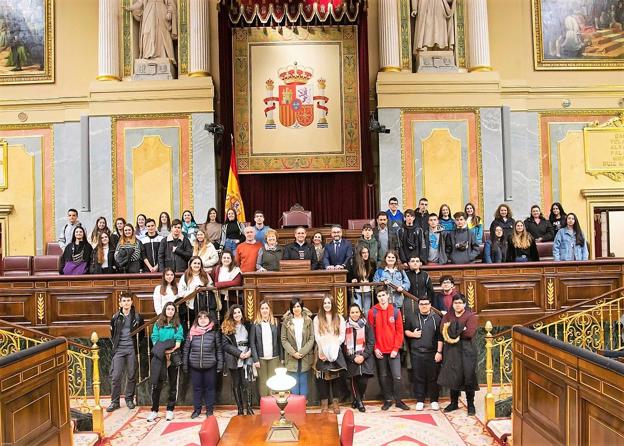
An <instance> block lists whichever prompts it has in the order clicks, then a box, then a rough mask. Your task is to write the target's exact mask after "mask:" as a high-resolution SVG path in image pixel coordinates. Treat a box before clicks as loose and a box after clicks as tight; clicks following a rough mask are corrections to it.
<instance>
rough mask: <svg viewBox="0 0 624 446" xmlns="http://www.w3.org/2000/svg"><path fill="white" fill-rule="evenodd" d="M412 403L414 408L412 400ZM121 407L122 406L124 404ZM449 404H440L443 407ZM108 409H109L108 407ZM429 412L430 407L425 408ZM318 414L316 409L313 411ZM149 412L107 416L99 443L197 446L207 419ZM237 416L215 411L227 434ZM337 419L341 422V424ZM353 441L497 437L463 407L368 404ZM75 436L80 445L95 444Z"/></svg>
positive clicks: (484, 440) (483, 443)
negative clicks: (448, 409) (405, 407)
mask: <svg viewBox="0 0 624 446" xmlns="http://www.w3.org/2000/svg"><path fill="white" fill-rule="evenodd" d="M408 403H410V406H411V407H414V406H415V404H414V402H408ZM122 404H123V403H122ZM446 404H447V401H441V405H442V407H444V406H445V405H446ZM104 407H106V406H104ZM426 408H427V409H428V406H426ZM314 411H318V409H312V410H311V412H314ZM148 414H149V409H148V408H137V409H134V410H129V409H126V408H125V407H123V406H122V408H121V409H119V410H117V411H115V412H114V413H112V414H106V416H105V423H104V424H105V427H106V437H105V438H104V439H103V441H102V442H101V444H102V445H106V446H135V445H137V446H141V445H149V446H154V445H176V446H199V438H198V435H197V432H198V431H199V426H200V425H201V422H202V420H203V415H202V416H201V417H199V418H197V419H195V420H191V419H190V415H191V409H190V408H188V407H180V408H176V411H175V419H174V420H173V421H170V422H167V421H166V420H165V419H164V411H162V412H161V413H160V417H159V418H157V419H156V421H155V422H152V423H148V422H147V421H146V417H147V415H148ZM235 414H236V413H235V411H234V410H231V409H221V410H217V411H215V415H216V417H217V420H218V423H219V428H220V430H221V432H223V431H224V430H225V428H226V426H227V424H228V422H229V420H230V418H231V417H232V416H234V415H235ZM341 418H342V417H341V416H339V422H340V421H341ZM355 425H356V426H355V438H354V444H357V445H358V446H415V445H427V446H434V445H449V446H455V445H458V446H464V445H467V446H490V445H494V444H495V442H494V440H493V438H492V437H491V436H490V435H489V434H488V433H487V431H486V430H485V429H484V426H483V424H482V423H481V421H480V420H479V418H478V417H469V416H468V415H467V414H466V410H465V406H462V408H461V409H460V410H457V411H455V412H451V413H449V414H444V413H443V412H442V411H432V410H425V411H422V412H417V411H416V410H410V411H402V410H400V409H396V408H395V407H392V408H391V409H390V410H389V411H387V412H384V411H381V408H380V404H375V403H371V404H368V405H367V412H366V413H360V412H357V411H355ZM82 440H83V439H81V438H76V441H75V442H74V444H75V445H76V446H87V445H90V444H92V443H91V442H89V441H88V440H87V439H86V438H85V439H84V441H82Z"/></svg>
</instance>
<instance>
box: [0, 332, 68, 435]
mask: <svg viewBox="0 0 624 446" xmlns="http://www.w3.org/2000/svg"><path fill="white" fill-rule="evenodd" d="M67 358H68V355H67V341H66V340H65V339H64V338H57V339H53V340H50V341H47V342H44V343H41V344H38V345H35V346H33V347H30V348H27V349H24V350H20V351H17V352H14V353H11V354H9V355H6V356H2V357H0V389H2V391H0V426H2V429H0V444H3V445H4V444H7V445H8V444H12V445H28V444H46V445H58V446H64V445H69V444H72V434H71V421H70V411H69V393H68V390H67V380H68V372H69V371H68V367H67V362H68V361H67Z"/></svg>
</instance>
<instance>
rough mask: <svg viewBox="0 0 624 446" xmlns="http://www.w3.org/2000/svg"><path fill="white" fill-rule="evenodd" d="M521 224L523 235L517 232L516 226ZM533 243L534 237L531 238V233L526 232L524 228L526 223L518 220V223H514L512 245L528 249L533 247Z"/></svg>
mask: <svg viewBox="0 0 624 446" xmlns="http://www.w3.org/2000/svg"><path fill="white" fill-rule="evenodd" d="M519 224H521V225H522V228H523V229H524V230H523V231H522V233H521V234H518V231H517V230H516V225H519ZM532 241H533V237H531V234H529V231H527V230H526V228H525V226H524V222H522V221H520V220H518V221H517V222H516V223H514V228H513V232H512V234H511V243H512V244H513V245H514V246H515V247H516V248H520V249H528V248H529V247H530V246H531V242H532Z"/></svg>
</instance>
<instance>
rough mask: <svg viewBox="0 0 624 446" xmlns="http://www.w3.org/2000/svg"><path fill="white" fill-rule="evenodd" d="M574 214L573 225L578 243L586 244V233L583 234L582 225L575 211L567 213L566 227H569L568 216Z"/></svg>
mask: <svg viewBox="0 0 624 446" xmlns="http://www.w3.org/2000/svg"><path fill="white" fill-rule="evenodd" d="M570 216H573V217H574V225H573V226H572V230H573V231H574V235H575V237H576V242H575V243H576V244H577V245H579V246H584V245H585V234H583V230H582V229H581V225H579V222H578V218H576V214H575V213H573V212H570V213H569V214H567V215H566V225H565V227H566V228H567V227H568V217H570Z"/></svg>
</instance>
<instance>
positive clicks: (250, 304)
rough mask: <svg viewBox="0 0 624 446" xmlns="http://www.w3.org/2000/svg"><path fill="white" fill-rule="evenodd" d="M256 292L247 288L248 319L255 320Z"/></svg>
mask: <svg viewBox="0 0 624 446" xmlns="http://www.w3.org/2000/svg"><path fill="white" fill-rule="evenodd" d="M254 301H255V299H254V292H253V290H247V294H246V296H245V312H246V313H247V319H248V320H250V321H253V319H254V317H255V314H254V312H255V308H254Z"/></svg>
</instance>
